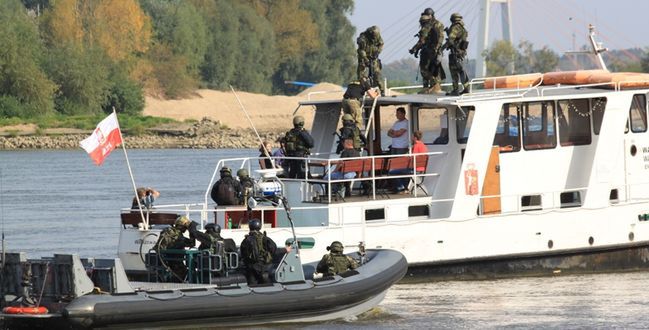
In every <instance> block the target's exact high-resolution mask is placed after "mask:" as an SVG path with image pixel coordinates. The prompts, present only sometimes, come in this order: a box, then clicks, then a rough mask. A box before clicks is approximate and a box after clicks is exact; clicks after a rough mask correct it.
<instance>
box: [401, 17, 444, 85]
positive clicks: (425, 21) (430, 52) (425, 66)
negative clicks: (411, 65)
mask: <svg viewBox="0 0 649 330" xmlns="http://www.w3.org/2000/svg"><path fill="white" fill-rule="evenodd" d="M431 12H432V11H431ZM419 23H420V25H421V29H420V30H419V33H418V34H417V36H418V37H419V40H418V41H417V44H415V45H414V46H413V47H412V48H411V49H410V53H411V54H415V57H417V55H418V54H419V55H420V59H419V71H420V72H421V78H422V80H423V86H424V88H432V91H435V92H438V91H440V90H441V88H440V86H439V84H440V83H441V82H442V81H443V80H444V79H446V75H445V74H444V70H443V69H442V64H441V62H440V60H439V55H440V54H441V52H442V44H443V43H444V24H442V23H441V22H440V21H438V20H437V19H435V17H434V16H433V15H426V14H423V15H421V18H420V19H419Z"/></svg>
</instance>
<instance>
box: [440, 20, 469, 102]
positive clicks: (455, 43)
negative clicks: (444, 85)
mask: <svg viewBox="0 0 649 330" xmlns="http://www.w3.org/2000/svg"><path fill="white" fill-rule="evenodd" d="M446 34H447V35H448V37H447V38H446V43H445V44H444V48H446V49H448V50H449V51H450V53H449V54H448V66H449V69H450V71H451V78H452V79H453V90H452V91H451V92H449V93H447V95H460V94H464V93H468V92H469V77H468V76H467V74H466V71H465V70H464V58H465V57H466V50H467V48H468V46H469V41H468V40H467V39H468V37H469V33H468V32H467V30H466V28H465V27H464V22H463V21H462V15H460V14H458V13H453V14H452V15H451V26H449V27H448V28H447V29H446ZM460 81H461V82H462V87H463V90H462V92H460V87H459V82H460Z"/></svg>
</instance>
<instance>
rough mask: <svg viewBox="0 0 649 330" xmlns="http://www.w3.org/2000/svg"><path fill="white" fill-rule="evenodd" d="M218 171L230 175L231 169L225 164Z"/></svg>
mask: <svg viewBox="0 0 649 330" xmlns="http://www.w3.org/2000/svg"><path fill="white" fill-rule="evenodd" d="M220 172H221V175H223V174H229V175H232V170H231V169H230V168H229V167H227V166H223V167H222V168H221V171H220Z"/></svg>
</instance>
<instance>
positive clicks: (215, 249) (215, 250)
mask: <svg viewBox="0 0 649 330" xmlns="http://www.w3.org/2000/svg"><path fill="white" fill-rule="evenodd" d="M209 251H210V253H211V254H213V255H220V256H224V255H225V246H224V244H223V241H222V240H219V239H218V238H216V237H214V236H212V235H210V249H209Z"/></svg>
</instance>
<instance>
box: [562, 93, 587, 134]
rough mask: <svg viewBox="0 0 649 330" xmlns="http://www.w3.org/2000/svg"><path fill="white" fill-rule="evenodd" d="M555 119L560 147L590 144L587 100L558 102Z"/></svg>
mask: <svg viewBox="0 0 649 330" xmlns="http://www.w3.org/2000/svg"><path fill="white" fill-rule="evenodd" d="M557 119H558V120H559V141H560V142H561V145H562V146H576V145H585V144H590V142H591V135H590V111H589V109H588V99H579V100H561V101H559V106H558V114H557Z"/></svg>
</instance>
